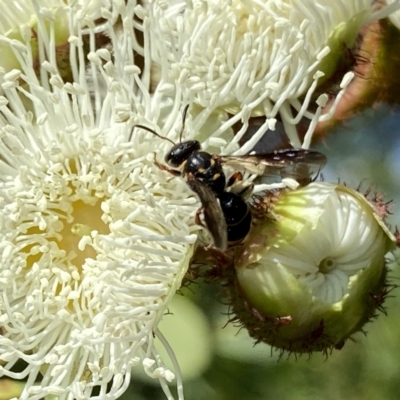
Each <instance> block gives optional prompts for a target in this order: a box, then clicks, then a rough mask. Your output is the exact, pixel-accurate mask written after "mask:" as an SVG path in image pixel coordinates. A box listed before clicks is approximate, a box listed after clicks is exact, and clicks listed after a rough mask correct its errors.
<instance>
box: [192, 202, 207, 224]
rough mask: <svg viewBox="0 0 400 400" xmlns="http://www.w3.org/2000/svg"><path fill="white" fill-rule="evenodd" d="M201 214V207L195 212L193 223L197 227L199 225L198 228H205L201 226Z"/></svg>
mask: <svg viewBox="0 0 400 400" xmlns="http://www.w3.org/2000/svg"><path fill="white" fill-rule="evenodd" d="M202 212H203V208H202V207H200V208H199V209H198V210H197V211H196V214H195V216H194V222H195V223H196V224H197V225H200V226H202V227H203V228H206V226H205V225H204V224H203V221H202V220H201V219H200V214H201V213H202Z"/></svg>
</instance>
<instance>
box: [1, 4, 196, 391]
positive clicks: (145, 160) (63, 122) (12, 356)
mask: <svg viewBox="0 0 400 400" xmlns="http://www.w3.org/2000/svg"><path fill="white" fill-rule="evenodd" d="M116 3H117V2H114V6H115V7H116V6H117V4H116ZM76 6H77V7H78V6H79V4H78V3H77V4H76ZM63 7H66V9H67V10H68V11H69V12H68V13H65V16H68V14H69V15H70V20H69V27H70V28H69V29H70V35H69V43H70V49H69V51H70V62H71V73H72V76H73V82H66V81H63V78H62V76H61V74H60V73H59V71H58V69H57V66H56V64H55V60H56V59H57V57H56V54H55V49H54V46H53V45H52V42H51V40H50V41H49V40H48V39H49V38H52V37H54V35H55V33H56V31H57V26H56V24H55V23H54V21H51V18H49V19H48V20H47V23H48V27H47V30H44V26H43V25H41V23H42V22H43V20H42V19H41V18H42V16H43V15H46V16H51V15H52V10H49V9H46V8H43V7H41V8H40V10H41V11H40V13H41V16H40V17H37V18H38V21H39V24H38V27H37V30H36V32H35V35H36V36H35V40H38V43H39V47H40V46H43V47H42V48H43V49H45V51H43V52H42V51H40V52H39V54H38V60H37V61H36V60H35V64H37V65H40V66H41V71H40V74H39V76H40V78H37V77H36V75H35V73H34V71H33V69H32V65H33V64H34V62H33V60H32V48H31V43H30V41H29V36H28V40H27V41H26V43H24V44H23V43H21V42H18V43H15V42H13V43H12V44H11V45H12V46H13V48H14V51H15V54H17V56H18V59H19V62H20V65H21V70H17V69H14V70H12V71H8V72H6V73H5V71H4V70H3V71H2V74H1V76H0V84H1V88H2V90H3V93H4V96H0V137H1V140H0V155H1V159H0V177H1V180H0V199H1V200H0V203H1V208H0V209H1V211H0V248H1V255H2V257H1V263H0V327H1V333H2V336H0V360H1V361H2V366H1V367H0V376H9V377H11V378H15V379H26V378H27V380H28V381H27V384H26V386H25V389H24V391H23V393H22V395H21V397H20V398H21V399H39V398H43V397H45V396H47V395H56V396H58V398H60V399H66V398H68V399H75V398H80V399H84V398H89V397H91V394H92V390H93V389H94V388H95V387H98V388H99V391H100V392H99V395H97V396H92V398H98V399H104V398H106V397H105V396H107V398H109V399H114V398H118V397H119V396H120V395H121V394H122V393H123V392H124V391H125V390H126V388H127V386H128V384H129V381H130V376H131V367H132V365H135V364H138V363H141V364H142V365H143V368H144V369H145V371H146V373H147V374H148V375H150V376H152V377H154V378H157V379H159V380H160V382H161V385H162V386H163V389H164V390H165V391H166V394H167V396H168V397H169V398H172V396H171V394H170V392H169V389H168V386H167V383H166V382H169V381H171V380H173V379H174V372H172V371H169V370H168V369H166V368H165V367H164V365H163V362H162V361H161V360H160V357H159V356H158V355H157V352H156V350H155V348H154V346H153V341H154V340H155V339H154V335H156V337H157V338H159V339H160V340H161V342H162V343H163V344H164V345H166V346H168V344H167V343H165V341H164V339H163V337H162V334H161V333H160V332H158V330H157V323H158V321H159V320H160V318H161V317H162V315H163V314H164V312H165V309H166V307H167V305H168V302H169V299H170V298H171V297H172V296H173V295H174V293H175V291H176V290H177V289H178V288H179V287H180V284H181V280H182V278H183V276H184V274H185V271H186V269H187V267H188V265H189V260H190V257H191V255H192V252H193V249H194V242H195V241H196V238H197V232H198V229H199V227H198V226H197V225H196V224H195V223H194V214H195V211H196V209H197V208H198V206H199V204H198V200H197V199H196V198H195V197H194V196H193V194H192V192H191V191H190V190H189V189H188V187H187V185H186V183H185V182H184V181H183V180H182V179H180V178H175V179H174V178H172V177H171V176H170V175H169V174H168V173H166V172H165V171H161V170H160V169H159V168H157V167H156V166H155V164H154V157H155V155H154V154H153V152H154V151H155V150H157V154H156V155H157V157H158V158H160V159H161V158H162V156H163V155H164V154H165V149H167V148H168V146H171V145H170V143H168V142H166V141H162V140H161V139H159V138H157V137H154V136H152V135H151V134H150V133H148V132H140V131H139V130H137V129H136V130H135V131H134V132H132V129H133V128H132V126H133V124H134V123H135V122H136V121H140V122H141V123H143V124H147V125H149V126H155V121H156V120H157V118H158V117H159V114H160V109H161V110H162V107H160V103H161V104H162V100H163V98H162V94H160V93H159V94H158V95H157V96H156V97H155V98H153V99H151V98H150V96H149V93H148V89H147V87H146V80H147V82H149V79H148V73H149V70H150V68H149V66H148V65H147V61H146V62H145V66H144V72H143V73H142V74H141V71H140V69H139V68H138V67H137V66H136V65H135V64H136V62H135V61H136V60H135V57H138V54H143V53H144V49H143V48H142V47H141V46H139V45H138V44H137V39H136V38H135V36H134V30H133V24H134V23H135V24H136V25H137V26H140V23H139V22H140V19H139V18H138V16H136V17H134V12H135V10H136V11H137V12H138V13H139V14H140V15H139V16H143V15H142V14H143V13H142V10H141V8H140V7H136V8H135V7H134V3H133V2H130V3H129V5H127V6H126V7H125V6H124V2H123V1H121V2H118V12H120V13H121V15H120V18H121V20H122V25H116V26H115V25H114V21H115V20H116V19H118V18H116V8H113V9H110V10H106V9H103V10H102V13H103V21H102V26H101V29H102V30H103V32H105V33H107V34H108V35H109V37H110V38H111V39H110V40H111V41H112V47H113V52H112V53H111V52H110V51H108V50H107V49H105V48H103V49H96V48H95V45H94V43H95V42H94V40H93V33H91V34H90V33H89V37H88V39H89V43H90V49H89V53H88V59H89V60H90V62H89V63H86V62H85V55H84V50H83V47H82V36H81V30H83V29H86V28H87V26H88V22H90V20H89V19H88V18H89V17H88V16H87V15H86V17H85V18H82V19H79V18H80V17H82V13H81V11H82V10H81V9H74V8H71V9H68V7H67V6H65V5H64V4H63ZM107 17H108V18H109V19H107ZM134 21H135V22H134ZM66 24H67V26H68V20H67V21H66ZM92 24H93V21H92ZM89 25H90V24H89ZM142 29H143V30H144V32H145V37H147V36H146V28H145V27H144V28H142ZM90 35H92V36H91V37H90ZM146 40H147V39H146ZM145 46H147V47H148V46H149V44H148V43H146V42H145ZM139 74H141V76H139ZM88 77H89V78H90V81H89V79H88ZM104 89H105V90H104ZM181 108H182V104H181V102H180V101H179V98H177V104H176V107H175V109H172V110H171V107H169V119H167V118H166V119H165V129H168V130H169V132H168V133H169V136H170V137H172V138H173V139H174V140H178V135H177V134H176V132H178V131H179V129H172V127H173V126H174V125H176V127H177V128H180V125H181ZM156 109H157V112H155V113H154V114H155V117H153V115H151V112H152V110H156ZM143 114H147V115H149V114H150V115H149V118H146V117H145V116H143ZM188 123H189V125H190V121H188ZM174 135H175V136H174ZM160 161H161V160H160ZM19 359H22V360H24V361H25V362H26V363H27V365H26V367H25V369H24V370H23V371H22V372H14V371H13V366H14V365H15V363H16V362H17V361H18V360H19ZM175 372H177V373H178V376H177V381H178V386H179V385H180V381H179V379H180V377H179V369H178V370H176V371H175ZM40 374H41V375H42V379H41V380H40V376H39V375H40ZM36 380H37V381H38V382H37V383H35V381H36ZM178 389H179V391H178V393H179V397H180V398H181V397H182V392H181V387H179V388H178Z"/></svg>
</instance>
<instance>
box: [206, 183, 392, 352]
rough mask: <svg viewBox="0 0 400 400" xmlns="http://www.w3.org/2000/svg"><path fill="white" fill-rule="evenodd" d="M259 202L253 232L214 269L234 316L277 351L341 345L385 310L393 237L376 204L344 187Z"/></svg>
mask: <svg viewBox="0 0 400 400" xmlns="http://www.w3.org/2000/svg"><path fill="white" fill-rule="evenodd" d="M378 198H379V202H382V199H381V197H380V196H378ZM255 207H256V209H255V212H254V216H255V220H256V226H255V227H254V229H253V230H252V232H251V234H250V236H249V237H248V238H247V239H246V240H245V242H244V243H243V244H242V245H241V246H238V247H237V249H236V251H235V252H234V254H233V255H232V256H231V258H229V257H228V258H227V259H225V260H223V263H224V264H225V268H221V269H220V270H219V275H218V273H217V272H215V270H214V274H216V276H217V279H219V280H221V282H224V283H225V285H224V286H225V288H226V291H227V293H228V298H229V300H228V302H229V304H230V309H231V311H232V313H233V315H232V318H231V321H232V322H234V323H237V324H239V325H241V326H243V327H244V328H246V329H247V330H248V332H249V335H250V336H251V337H252V338H254V339H255V341H256V342H257V343H258V342H265V343H268V344H270V345H272V346H273V347H275V348H277V349H279V350H280V351H288V352H289V353H312V352H315V351H318V352H323V353H325V354H329V353H330V351H331V349H332V348H337V349H340V348H342V347H343V345H344V343H345V342H346V340H347V339H349V338H352V337H353V335H354V334H355V333H356V332H358V331H361V330H362V329H363V326H364V324H365V323H366V322H368V321H370V320H371V319H372V318H373V317H374V316H376V311H377V310H380V311H383V310H384V308H383V301H384V299H385V297H386V296H387V294H388V293H389V292H390V291H391V290H392V289H393V288H394V285H392V284H390V283H389V282H388V280H387V266H386V265H387V259H386V257H387V254H388V252H390V251H393V250H394V248H395V237H394V236H393V235H392V234H391V233H390V232H389V230H388V229H387V227H386V226H385V224H384V222H383V220H382V218H381V217H380V216H379V215H378V214H377V213H376V211H375V208H374V205H373V203H371V202H369V201H368V200H367V199H366V198H365V197H364V196H363V195H361V194H360V193H359V192H357V191H354V190H352V189H350V188H348V187H346V186H343V185H334V184H330V183H325V182H319V183H316V182H314V183H311V184H309V185H308V186H306V187H303V188H300V189H297V190H291V191H290V190H281V191H279V192H276V193H274V194H272V195H270V196H269V195H268V194H267V195H266V196H264V197H259V201H258V203H257V204H256V206H255ZM218 263H221V260H218Z"/></svg>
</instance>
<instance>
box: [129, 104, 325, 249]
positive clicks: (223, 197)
mask: <svg viewBox="0 0 400 400" xmlns="http://www.w3.org/2000/svg"><path fill="white" fill-rule="evenodd" d="M187 109H188V106H187V107H186V108H185V110H184V112H183V124H182V129H181V132H180V141H179V143H174V142H172V141H171V140H170V139H168V138H166V137H163V136H161V135H159V134H157V133H156V132H154V131H153V130H152V129H150V128H148V127H146V126H143V125H136V126H135V127H137V128H141V129H144V130H147V131H149V132H151V133H152V134H154V135H156V136H158V137H160V138H162V139H165V140H168V141H169V142H171V143H172V144H173V146H172V147H171V149H170V151H169V152H168V153H167V155H166V156H165V162H166V164H167V165H165V164H160V163H159V162H157V160H155V163H156V165H157V166H158V167H159V168H160V169H162V170H165V171H168V172H169V173H171V174H172V175H174V176H182V177H184V178H185V179H186V182H187V183H188V185H189V186H190V188H191V189H192V190H193V191H194V192H195V193H196V194H197V195H198V196H199V198H200V201H201V204H202V209H201V210H199V211H198V213H197V214H196V222H197V223H199V224H201V221H200V218H199V213H200V211H202V212H203V215H204V221H205V224H206V227H207V229H208V230H209V232H210V234H211V236H212V238H213V242H214V246H215V247H216V248H218V249H220V250H222V251H223V250H226V248H227V246H228V244H229V245H231V244H234V243H237V242H240V241H242V240H243V239H244V238H245V237H246V236H247V235H248V233H249V231H250V227H251V222H252V214H251V211H250V207H249V205H248V204H247V202H246V201H245V199H244V194H245V193H246V192H248V191H249V190H248V189H249V188H251V187H252V185H248V186H247V187H245V188H244V189H243V188H242V190H241V191H240V192H238V193H235V192H234V190H233V186H234V183H235V182H237V181H238V180H240V179H241V178H242V174H241V173H240V172H236V173H234V174H233V175H232V177H231V178H230V179H229V181H228V182H227V181H226V176H225V172H224V170H223V168H222V165H223V164H224V165H230V166H232V167H234V168H235V169H239V170H240V169H241V170H245V171H248V172H249V173H252V174H257V175H275V176H276V175H278V176H281V177H291V178H294V179H296V180H304V179H308V181H309V180H310V175H312V174H314V173H318V172H319V171H320V169H321V168H322V167H323V166H324V165H325V163H326V157H325V156H324V155H323V154H322V153H319V152H316V151H311V150H305V149H286V150H276V151H274V152H272V153H268V154H254V155H244V156H221V155H216V154H210V153H207V152H205V151H202V150H201V144H200V142H198V141H197V140H187V141H183V142H182V141H181V138H182V133H183V131H184V128H185V119H186V113H187ZM171 167H172V168H171ZM231 189H232V190H231Z"/></svg>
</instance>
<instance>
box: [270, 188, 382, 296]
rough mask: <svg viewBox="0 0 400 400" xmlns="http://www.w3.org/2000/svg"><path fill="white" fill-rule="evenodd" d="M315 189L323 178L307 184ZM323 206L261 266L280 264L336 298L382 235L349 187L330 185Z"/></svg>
mask: <svg viewBox="0 0 400 400" xmlns="http://www.w3.org/2000/svg"><path fill="white" fill-rule="evenodd" d="M314 185H315V184H314ZM317 191H320V193H323V191H324V186H323V184H320V185H317V186H316V187H315V188H314V190H313V189H312V188H311V187H310V188H309V189H308V190H307V192H308V193H309V195H310V196H313V195H314V196H315V198H317V197H318V193H317ZM313 192H314V193H313ZM324 210H325V211H324V212H323V213H322V214H321V216H320V218H319V219H318V223H317V225H316V226H313V229H307V228H305V229H304V232H303V233H300V234H298V235H297V236H296V237H295V239H294V240H292V241H291V242H290V243H288V244H287V245H281V246H279V248H277V249H272V250H271V251H270V252H268V253H267V255H266V257H265V262H266V266H265V267H266V268H268V263H277V262H278V263H280V264H282V265H283V266H284V267H285V268H286V269H287V270H288V271H289V272H291V273H292V274H293V275H294V276H295V277H296V278H297V279H298V280H299V281H300V282H303V283H305V284H306V285H307V286H308V287H309V288H310V289H311V291H312V294H313V296H315V297H316V298H318V299H320V300H323V301H326V302H329V303H335V302H337V301H340V300H341V299H342V298H343V297H344V296H345V295H346V294H347V293H348V291H349V289H350V288H351V277H352V276H355V275H357V274H358V273H359V272H360V271H362V270H363V269H364V268H366V267H368V266H369V265H370V263H371V259H372V258H373V257H374V255H375V254H377V253H378V252H379V251H380V248H381V247H382V243H383V241H384V237H385V236H384V233H383V231H382V228H381V226H380V225H379V224H378V223H377V222H376V220H375V218H374V217H373V215H372V213H367V212H365V210H364V208H363V207H360V203H359V201H358V200H357V199H356V198H355V197H354V196H352V195H350V194H349V193H346V192H341V191H333V192H332V193H331V194H330V196H329V197H327V200H326V201H325V203H324ZM310 244H312V245H310Z"/></svg>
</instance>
